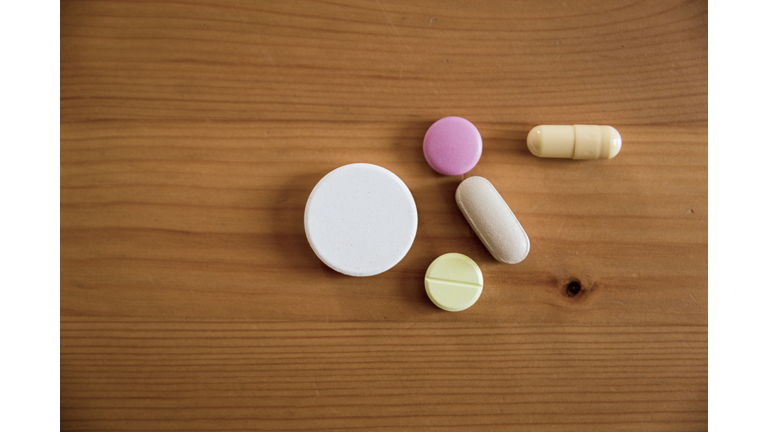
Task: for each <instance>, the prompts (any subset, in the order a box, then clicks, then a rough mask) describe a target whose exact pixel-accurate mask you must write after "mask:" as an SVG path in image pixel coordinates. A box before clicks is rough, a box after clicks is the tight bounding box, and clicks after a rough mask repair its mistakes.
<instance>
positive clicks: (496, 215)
mask: <svg viewBox="0 0 768 432" xmlns="http://www.w3.org/2000/svg"><path fill="white" fill-rule="evenodd" d="M456 204H458V205H459V209H461V212H462V213H463V214H464V217H465V218H467V222H469V225H470V226H471V227H472V230H474V231H475V234H477V236H478V237H479V238H480V241H482V242H483V244H484V245H485V247H486V248H488V252H490V253H491V255H493V257H494V258H496V259H497V260H498V261H501V262H503V263H507V264H517V263H519V262H520V261H522V260H524V259H525V257H526V256H528V251H529V250H530V249H531V243H530V242H529V240H528V235H527V234H525V230H523V227H522V226H520V222H518V220H517V218H516V217H515V214H514V213H512V210H510V208H509V206H508V205H507V203H506V202H505V201H504V198H502V197H501V195H499V192H498V191H496V188H494V187H493V185H492V184H491V182H489V181H488V180H486V179H484V178H483V177H470V178H468V179H466V180H464V181H463V182H461V184H459V187H458V188H456Z"/></svg>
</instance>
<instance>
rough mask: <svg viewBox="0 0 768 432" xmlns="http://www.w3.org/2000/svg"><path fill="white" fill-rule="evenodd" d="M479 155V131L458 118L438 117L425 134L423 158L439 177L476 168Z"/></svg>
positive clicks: (469, 123)
mask: <svg viewBox="0 0 768 432" xmlns="http://www.w3.org/2000/svg"><path fill="white" fill-rule="evenodd" d="M482 153H483V140H482V138H480V132H479V131H478V130H477V128H476V127H475V125H473V124H472V123H471V122H470V121H469V120H467V119H463V118H461V117H445V118H441V119H440V120H438V121H436V122H434V123H433V124H432V126H430V127H429V129H428V130H427V133H426V134H425V135H424V157H425V158H426V159H427V163H429V166H431V167H432V168H433V169H434V170H435V171H437V172H439V173H440V174H445V175H462V174H464V173H466V172H468V171H469V170H471V169H472V168H474V166H475V165H477V161H479V160H480V155H481V154H482Z"/></svg>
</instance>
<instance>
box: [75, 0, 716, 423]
mask: <svg viewBox="0 0 768 432" xmlns="http://www.w3.org/2000/svg"><path fill="white" fill-rule="evenodd" d="M61 14H62V15H61V428H62V430H67V431H76V430H78V431H79V430H110V431H129V430H166V431H167V430H178V431H234V430H264V431H266V430H306V431H316V430H345V431H346V430H381V431H385V430H393V431H394V430H419V429H425V430H426V429H434V430H446V431H447V430H462V431H464V430H477V431H501V430H504V431H510V430H512V431H514V430H520V431H538V430H563V431H595V430H630V431H698V430H706V429H707V376H708V366H707V4H706V2H700V1H697V2H662V1H659V2H625V1H617V2H599V1H594V2H591V1H579V2H531V1H521V2H487V3H485V2H483V3H479V2H440V3H430V2H421V1H402V2H399V1H398V2H395V1H391V0H386V1H384V0H379V1H368V2H364V1H328V2H246V1H240V2H238V1H231V2H230V1H227V2H200V1H185V2H162V1H154V0H147V1H137V2H132V1H104V2H89V1H64V2H62V4H61ZM447 115H458V116H462V117H465V118H467V119H469V120H470V121H472V122H473V123H474V124H475V125H476V126H477V127H478V129H479V130H480V132H481V134H482V136H483V143H484V149H483V156H482V158H481V160H480V163H479V164H478V165H477V166H476V167H475V168H474V169H473V170H472V171H471V172H470V173H469V175H480V176H483V177H486V178H488V179H489V180H490V181H491V182H492V183H493V184H494V185H495V186H496V188H497V189H498V190H499V192H500V193H501V195H502V196H503V197H504V198H505V199H506V201H507V202H508V203H509V205H510V207H511V208H512V210H513V211H514V212H515V214H516V215H517V217H518V219H519V220H520V222H521V224H522V225H523V226H524V227H525V229H526V231H527V233H528V235H529V237H530V239H531V243H532V245H531V252H530V254H529V256H528V258H527V259H526V260H525V261H523V262H522V263H521V264H518V265H515V266H509V265H505V264H501V263H498V262H496V261H495V260H494V259H493V258H492V257H491V255H490V254H489V253H488V252H487V251H486V249H485V248H484V247H483V245H482V243H481V242H480V241H479V240H478V239H477V237H476V236H475V235H474V234H473V232H472V230H471V228H470V227H469V225H468V224H467V223H466V221H465V220H464V219H463V216H462V215H461V212H460V211H459V210H458V208H457V207H456V204H455V202H454V201H453V194H454V191H455V188H456V186H457V185H458V183H459V182H460V181H461V178H460V177H446V176H441V175H439V174H437V173H436V172H434V171H432V169H431V168H430V167H429V165H428V164H427V163H426V162H425V160H424V157H423V153H422V150H421V141H422V139H423V136H424V133H425V132H426V130H427V128H428V127H429V125H430V124H431V123H432V122H434V121H435V120H437V119H439V118H441V117H444V116H447ZM574 123H581V124H609V125H612V126H615V127H616V128H617V129H618V130H619V131H620V132H621V133H622V137H623V139H624V148H623V149H622V151H621V154H619V156H617V157H616V158H615V159H613V160H610V161H583V162H577V161H569V160H544V159H538V158H535V157H533V156H532V155H530V153H529V152H528V150H527V149H526V146H525V137H526V135H527V132H528V130H530V128H531V127H533V126H535V125H537V124H574ZM354 162H368V163H374V164H377V165H381V166H384V167H385V168H388V169H390V170H391V171H393V172H394V173H395V174H397V175H398V176H400V178H402V179H403V181H404V182H405V183H406V184H407V185H408V186H409V188H410V189H411V191H412V193H413V196H414V199H415V200H416V205H417V207H418V211H419V227H418V234H417V236H416V240H415V242H414V245H413V248H412V249H411V251H410V252H409V253H408V255H407V256H406V257H405V258H404V259H403V261H401V262H400V263H399V264H398V265H397V266H395V267H394V268H393V269H392V270H390V271H388V272H386V273H383V274H381V275H378V276H374V277H369V278H352V277H347V276H343V275H341V274H338V273H335V272H333V271H332V270H330V269H328V268H327V267H325V266H324V265H323V264H322V263H321V262H320V261H319V260H318V259H317V257H316V256H315V255H314V254H313V252H312V250H311V249H310V248H309V245H308V243H307V240H306V237H305V235H304V228H303V211H304V204H305V203H306V199H307V197H308V196H309V193H310V191H311V190H312V187H313V186H314V185H315V184H316V183H317V181H318V180H319V179H320V178H322V176H323V175H324V174H326V173H327V172H328V171H330V170H332V169H334V168H336V167H338V166H341V165H344V164H347V163H354ZM447 252H460V253H464V254H466V255H469V256H470V257H472V258H473V259H474V260H475V261H476V262H477V263H478V265H479V266H480V268H481V269H482V271H483V276H484V279H485V287H484V290H483V294H482V296H481V297H480V299H479V300H478V302H477V303H476V304H475V305H474V306H473V307H472V308H470V309H468V310H466V311H464V312H461V313H448V312H444V311H441V310H439V309H438V308H436V307H435V306H434V305H432V304H431V302H430V301H429V299H428V297H427V295H426V293H425V291H424V288H423V276H424V272H425V271H426V268H427V266H428V265H429V263H430V262H431V261H432V260H433V259H434V258H436V257H437V256H439V255H441V254H443V253H447ZM574 279H578V280H579V281H580V282H581V286H582V289H581V291H580V292H579V293H578V294H577V295H574V296H571V295H569V294H568V292H567V290H566V285H567V284H568V283H569V282H570V281H572V280H574Z"/></svg>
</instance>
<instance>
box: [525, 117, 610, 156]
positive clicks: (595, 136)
mask: <svg viewBox="0 0 768 432" xmlns="http://www.w3.org/2000/svg"><path fill="white" fill-rule="evenodd" d="M528 150H530V151H531V153H533V154H534V155H536V156H538V157H546V158H570V159H611V158H612V157H614V156H616V155H617V154H619V150H621V135H619V131H617V130H616V129H615V128H614V127H612V126H588V125H573V126H552V125H542V126H536V127H535V128H533V129H531V131H530V132H528Z"/></svg>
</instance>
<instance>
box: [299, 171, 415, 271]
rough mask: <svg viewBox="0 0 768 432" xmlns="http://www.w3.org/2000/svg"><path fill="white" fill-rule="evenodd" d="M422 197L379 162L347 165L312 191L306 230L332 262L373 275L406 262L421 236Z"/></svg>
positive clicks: (337, 266)
mask: <svg viewBox="0 0 768 432" xmlns="http://www.w3.org/2000/svg"><path fill="white" fill-rule="evenodd" d="M417 224H418V217H417V215H416V202H415V201H414V200H413V196H412V195H411V191H410V190H408V186H406V185H405V183H403V181H402V180H400V178H399V177H397V176H396V175H394V174H393V173H392V172H390V171H388V170H386V169H384V168H382V167H380V166H376V165H371V164H365V163H357V164H350V165H344V166H342V167H340V168H336V169H335V170H333V171H331V172H330V173H328V174H327V175H326V176H325V177H323V178H322V179H321V180H320V181H319V182H318V183H317V185H316V186H315V188H314V189H313V190H312V193H311V194H309V199H308V200H307V207H306V208H305V210H304V230H305V231H306V233H307V239H308V240H309V244H310V246H312V250H313V251H314V252H315V254H316V255H317V257H318V258H320V260H321V261H322V262H324V263H325V264H326V265H327V266H328V267H330V268H332V269H334V270H336V271H338V272H339V273H344V274H346V275H350V276H373V275H375V274H379V273H382V272H384V271H387V270H389V269H391V268H392V267H394V266H395V264H397V263H398V262H400V260H401V259H403V257H405V254H406V253H408V250H409V249H410V248H411V245H412V244H413V239H414V238H415V237H416V226H417Z"/></svg>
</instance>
